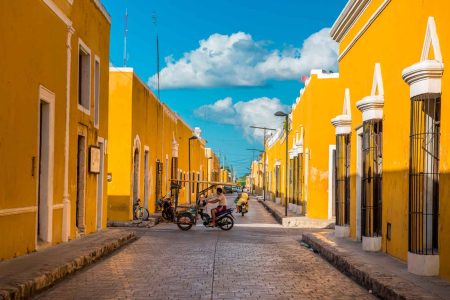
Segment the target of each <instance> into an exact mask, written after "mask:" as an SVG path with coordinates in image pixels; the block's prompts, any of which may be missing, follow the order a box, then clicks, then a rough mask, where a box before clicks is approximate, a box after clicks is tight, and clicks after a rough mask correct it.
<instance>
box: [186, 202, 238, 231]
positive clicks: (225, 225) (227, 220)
mask: <svg viewBox="0 0 450 300" xmlns="http://www.w3.org/2000/svg"><path fill="white" fill-rule="evenodd" d="M199 204H201V205H197V207H191V208H189V209H188V210H187V211H185V212H183V213H180V214H179V215H178V216H177V225H178V228H180V229H181V230H183V231H186V230H189V229H191V227H192V225H194V224H195V223H196V215H199V216H200V218H201V220H202V221H203V225H204V226H205V227H209V225H210V224H211V219H212V218H211V216H210V215H209V214H208V213H206V212H205V210H206V201H202V202H200V203H199ZM232 212H233V208H228V209H226V210H224V211H221V212H220V213H218V214H216V227H219V228H220V229H222V230H225V231H228V230H230V229H231V228H233V226H234V217H233V215H232Z"/></svg>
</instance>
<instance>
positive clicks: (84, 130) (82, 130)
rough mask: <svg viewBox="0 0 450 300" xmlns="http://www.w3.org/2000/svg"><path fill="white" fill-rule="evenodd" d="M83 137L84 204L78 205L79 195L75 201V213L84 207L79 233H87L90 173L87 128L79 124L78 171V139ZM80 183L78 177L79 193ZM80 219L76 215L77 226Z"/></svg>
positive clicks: (78, 150) (78, 228)
mask: <svg viewBox="0 0 450 300" xmlns="http://www.w3.org/2000/svg"><path fill="white" fill-rule="evenodd" d="M79 136H82V137H83V138H84V154H83V155H84V166H83V174H82V176H83V184H84V186H83V201H82V203H77V202H78V195H77V197H76V200H75V211H76V207H77V205H78V204H79V205H81V206H82V207H81V208H80V209H81V213H82V217H83V218H82V224H78V227H77V230H78V233H85V232H86V192H87V172H88V156H87V153H88V142H87V127H86V126H84V125H82V124H78V132H77V169H78V168H79V165H78V164H79V161H78V159H79V157H78V153H79V152H80V149H79V147H78V146H79V145H78V137H79ZM77 172H78V171H77ZM78 185H79V182H78V177H77V193H78V189H79V186H78ZM77 219H78V215H76V213H75V224H76V222H77Z"/></svg>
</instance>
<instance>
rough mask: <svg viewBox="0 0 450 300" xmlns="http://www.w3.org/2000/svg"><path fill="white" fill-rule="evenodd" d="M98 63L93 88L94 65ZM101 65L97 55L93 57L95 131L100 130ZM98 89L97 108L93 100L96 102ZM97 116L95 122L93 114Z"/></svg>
mask: <svg viewBox="0 0 450 300" xmlns="http://www.w3.org/2000/svg"><path fill="white" fill-rule="evenodd" d="M96 62H98V87H96V86H95V63H96ZM100 70H101V64H100V57H98V56H97V55H95V56H94V127H95V128H97V129H100V91H101V90H102V89H101V88H100V86H101V81H102V80H101V72H100ZM97 89H98V107H95V104H96V102H95V100H97V99H96V98H95V93H96V92H97ZM96 113H97V114H98V120H97V122H96V121H95V114H96Z"/></svg>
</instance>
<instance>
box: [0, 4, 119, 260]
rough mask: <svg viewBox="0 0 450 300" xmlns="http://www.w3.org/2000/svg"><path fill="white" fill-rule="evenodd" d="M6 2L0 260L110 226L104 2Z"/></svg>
mask: <svg viewBox="0 0 450 300" xmlns="http://www.w3.org/2000/svg"><path fill="white" fill-rule="evenodd" d="M24 7H26V9H24ZM0 9H1V11H2V12H4V13H2V18H1V20H0V26H1V28H3V29H4V30H2V33H0V37H1V38H0V39H1V40H2V44H3V45H7V46H6V47H1V48H0V55H1V58H0V64H1V66H2V72H1V75H0V91H1V92H2V101H1V103H2V105H3V109H2V110H1V112H0V114H1V117H0V165H1V166H2V168H3V172H2V173H1V174H0V190H1V191H2V192H1V193H0V236H1V237H2V247H0V260H1V259H7V258H11V257H16V256H19V255H23V254H26V253H29V252H31V251H35V250H36V249H39V248H41V247H44V246H48V245H53V244H57V243H60V242H63V241H68V240H70V239H75V238H76V237H78V236H80V235H84V234H87V233H90V232H94V231H96V230H98V229H100V228H103V227H105V225H106V218H105V216H106V210H105V202H104V199H105V195H106V185H105V184H104V183H105V181H106V174H105V172H104V170H105V169H106V166H107V161H108V160H107V155H106V145H107V141H108V131H107V124H108V114H107V111H108V93H107V91H108V77H109V72H108V68H109V67H108V65H109V30H110V17H109V15H108V13H107V12H106V11H105V9H104V8H103V6H102V5H101V3H100V1H62V0H59V1H52V0H45V1H44V0H43V1H12V2H8V1H3V2H2V3H1V4H0ZM12 228H14V230H11V229H12Z"/></svg>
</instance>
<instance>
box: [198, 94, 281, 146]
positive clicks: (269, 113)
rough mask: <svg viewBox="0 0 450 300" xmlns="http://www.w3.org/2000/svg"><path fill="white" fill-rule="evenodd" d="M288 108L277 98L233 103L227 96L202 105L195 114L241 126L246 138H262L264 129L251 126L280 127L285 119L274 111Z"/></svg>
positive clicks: (221, 122) (213, 120)
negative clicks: (275, 114) (277, 115)
mask: <svg viewBox="0 0 450 300" xmlns="http://www.w3.org/2000/svg"><path fill="white" fill-rule="evenodd" d="M288 109H289V106H287V105H284V104H282V103H281V102H280V100H279V99H277V98H267V97H262V98H256V99H252V100H250V101H239V102H237V103H235V104H233V99H232V98H230V97H226V98H225V99H221V100H217V101H216V102H214V103H213V104H207V105H203V106H200V107H199V108H197V109H196V110H195V111H194V115H195V116H196V117H199V118H201V119H203V120H206V121H211V122H215V123H219V124H226V125H233V126H236V127H239V128H241V130H242V131H243V133H244V136H245V137H246V138H248V139H251V138H256V139H260V138H262V136H263V132H262V130H255V129H251V128H250V126H251V125H256V126H261V127H269V128H279V127H281V126H282V123H283V120H282V118H280V117H275V116H274V113H275V112H277V111H280V110H281V111H287V110H288Z"/></svg>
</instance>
